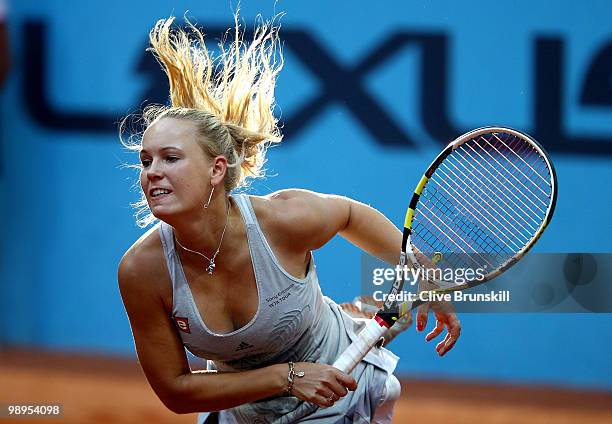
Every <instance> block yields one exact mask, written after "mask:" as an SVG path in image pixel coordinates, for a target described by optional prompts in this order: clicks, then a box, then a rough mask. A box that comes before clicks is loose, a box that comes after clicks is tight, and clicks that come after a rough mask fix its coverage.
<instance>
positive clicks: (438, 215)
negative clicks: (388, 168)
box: [333, 127, 557, 373]
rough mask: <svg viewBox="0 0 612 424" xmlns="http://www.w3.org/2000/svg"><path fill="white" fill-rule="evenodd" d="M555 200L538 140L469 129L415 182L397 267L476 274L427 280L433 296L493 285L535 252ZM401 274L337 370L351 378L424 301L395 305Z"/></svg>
mask: <svg viewBox="0 0 612 424" xmlns="http://www.w3.org/2000/svg"><path fill="white" fill-rule="evenodd" d="M556 198H557V178H556V174H555V169H554V167H553V164H552V162H551V160H550V158H549V157H548V155H547V154H546V152H545V151H544V149H543V148H542V146H540V145H539V144H538V143H537V142H536V141H535V140H533V139H532V138H531V137H529V136H527V135H525V134H522V133H520V132H519V131H516V130H513V129H509V128H501V127H486V128H480V129H476V130H474V131H470V132H468V133H466V134H464V135H462V136H460V137H459V138H457V139H456V140H454V141H453V142H451V143H450V144H449V145H448V146H447V147H446V148H445V149H444V150H443V151H442V152H441V153H440V154H439V155H438V157H436V159H435V160H434V161H433V162H432V163H431V165H430V166H429V168H428V169H427V171H426V172H425V174H424V175H423V177H422V178H421V180H420V181H419V183H418V185H417V187H416V189H415V191H414V194H413V196H412V200H411V201H410V205H409V207H408V211H407V212H406V218H405V222H404V234H403V239H402V250H401V253H400V258H399V269H404V267H405V266H406V265H407V266H409V267H415V268H417V269H423V270H427V269H431V268H432V265H433V264H439V265H444V267H445V268H446V269H455V270H457V269H459V268H463V269H480V270H481V271H480V272H479V273H478V274H476V273H475V274H474V277H475V278H473V279H471V280H470V279H464V281H463V282H462V283H461V284H456V283H455V282H454V281H452V280H445V279H444V278H436V277H432V278H430V277H428V278H427V280H428V282H429V283H430V285H431V286H433V287H435V288H434V289H433V290H432V292H434V293H446V292H451V291H455V290H464V289H467V288H469V287H474V286H476V285H478V284H482V283H484V282H486V281H490V280H491V279H493V278H495V277H497V276H498V275H500V274H501V273H503V272H504V271H506V270H507V269H508V268H510V267H511V266H512V265H514V264H515V263H516V262H517V261H518V260H519V259H521V258H522V257H523V256H524V255H525V254H526V253H527V252H528V251H529V249H531V247H533V245H534V244H535V242H536V241H537V240H538V238H539V237H540V236H541V235H542V232H543V231H544V229H545V228H546V226H547V225H548V223H549V222H550V219H551V217H552V214H553V211H554V209H555V203H556ZM430 274H431V273H427V274H420V275H428V276H429V275H430ZM434 274H435V273H434ZM440 275H441V274H439V275H438V277H439V276H440ZM404 277H405V274H404V273H402V272H398V273H397V277H396V279H395V281H394V283H393V286H392V288H391V291H390V293H389V295H388V296H387V298H386V299H387V300H386V301H385V302H384V304H383V308H382V309H381V310H379V311H378V313H377V314H376V316H375V317H374V318H373V319H372V320H370V322H369V323H368V324H367V325H366V327H365V328H364V329H363V330H362V331H361V333H359V335H358V338H357V340H355V341H354V342H353V343H352V344H351V345H350V346H349V347H348V348H347V349H346V350H345V351H344V353H342V354H341V355H340V357H338V359H337V360H336V362H334V364H333V365H334V367H336V368H338V369H340V370H341V371H344V372H346V373H350V372H351V371H352V370H353V369H354V368H355V366H356V365H357V364H358V363H359V362H360V361H361V360H362V359H363V357H364V356H365V355H366V354H367V353H368V351H369V350H370V349H371V348H372V347H373V346H374V345H375V344H376V343H377V342H378V341H379V340H380V339H381V337H382V336H383V334H384V333H385V332H386V330H387V329H389V328H390V327H391V326H392V325H393V324H394V323H395V321H396V320H397V319H398V318H399V317H400V316H402V315H404V314H406V313H407V312H409V311H411V310H412V309H414V308H416V307H417V306H419V305H420V304H422V303H425V302H423V301H421V300H415V301H407V302H403V303H399V302H397V301H395V300H394V298H397V297H398V296H397V295H398V294H399V293H400V292H401V291H402V288H403V286H404V281H405V278H404Z"/></svg>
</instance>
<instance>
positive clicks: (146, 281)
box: [118, 226, 170, 297]
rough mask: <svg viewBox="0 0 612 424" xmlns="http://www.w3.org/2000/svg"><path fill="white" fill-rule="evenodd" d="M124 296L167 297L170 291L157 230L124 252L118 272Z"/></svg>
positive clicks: (152, 229) (153, 230)
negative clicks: (150, 295)
mask: <svg viewBox="0 0 612 424" xmlns="http://www.w3.org/2000/svg"><path fill="white" fill-rule="evenodd" d="M118 280H119V288H120V290H121V294H122V296H124V297H125V296H126V295H129V294H130V293H133V292H137V293H139V294H143V293H149V294H154V295H161V296H167V295H168V293H169V292H168V290H167V289H169V288H170V284H169V276H168V272H167V268H166V261H165V259H164V254H163V248H162V246H161V240H160V236H159V231H158V226H155V227H153V228H151V229H149V230H148V231H147V232H146V233H144V234H143V235H142V236H141V237H140V238H139V239H138V240H136V241H135V242H134V244H132V246H130V248H129V249H128V250H127V251H126V252H125V254H124V255H123V257H122V258H121V261H120V262H119V269H118Z"/></svg>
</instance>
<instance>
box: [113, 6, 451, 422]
mask: <svg viewBox="0 0 612 424" xmlns="http://www.w3.org/2000/svg"><path fill="white" fill-rule="evenodd" d="M172 22H173V18H169V19H166V20H160V21H159V22H158V23H157V24H156V26H155V27H154V28H153V30H152V31H151V33H150V42H151V49H150V50H151V51H152V52H153V53H154V54H155V55H156V57H157V58H158V60H159V61H160V63H161V65H162V67H163V69H164V71H165V72H166V74H167V76H168V80H169V86H170V101H171V106H150V107H148V108H146V109H145V111H144V113H143V121H144V126H145V128H146V129H145V131H144V132H143V134H142V136H136V137H132V138H130V139H129V140H124V141H123V143H124V145H125V146H127V147H128V148H130V149H133V150H135V151H137V152H138V154H139V155H140V168H141V172H140V184H141V188H142V199H141V201H140V203H139V207H140V210H139V213H138V214H137V217H138V223H139V224H140V225H141V226H147V225H149V224H152V223H154V222H156V221H159V222H158V223H156V225H154V226H153V227H152V228H151V229H149V230H148V231H147V232H146V233H145V234H144V235H143V236H142V237H141V238H140V239H139V240H138V241H136V242H135V243H134V244H133V245H132V246H131V247H130V248H129V249H128V251H127V252H126V253H125V255H124V256H123V258H122V260H121V263H120V265H119V287H120V291H121V295H122V298H123V302H124V305H125V308H126V310H127V314H128V317H129V320H130V324H131V327H132V332H133V336H134V342H135V345H136V350H137V353H138V358H139V361H140V364H141V366H142V368H143V370H144V373H145V375H146V377H147V379H148V381H149V383H150V385H151V387H152V388H153V390H154V391H155V393H156V394H157V395H158V396H159V398H160V399H161V401H162V402H163V403H164V404H165V405H166V406H167V407H168V408H169V409H171V410H172V411H174V412H176V413H192V412H203V413H202V414H201V415H200V421H204V420H208V421H207V422H220V423H245V424H246V423H248V424H252V423H264V422H265V423H269V422H275V423H291V422H298V421H300V419H299V418H298V417H296V416H294V415H292V414H293V413H294V412H295V411H296V409H297V408H298V407H299V406H300V404H302V403H303V402H310V403H313V404H315V405H317V406H319V407H320V408H318V409H317V410H316V411H315V412H313V413H311V414H310V415H308V417H307V419H308V422H312V423H336V422H355V423H370V422H371V423H390V422H391V418H392V415H393V406H394V402H395V401H396V400H397V398H398V397H399V394H400V385H399V382H398V380H397V379H396V378H395V377H394V376H393V374H392V373H393V371H394V369H395V366H396V362H397V357H396V356H395V355H394V354H392V353H391V352H390V351H388V350H386V349H384V348H375V349H374V350H373V351H372V352H370V353H369V354H368V356H366V358H365V359H364V360H363V361H362V362H361V363H360V364H359V365H358V366H357V368H356V369H355V370H354V371H353V372H352V374H351V375H347V374H345V373H342V372H340V371H339V370H337V369H335V368H333V367H332V366H330V365H327V364H331V363H332V362H333V361H334V359H335V358H336V357H337V356H338V355H339V354H340V353H341V352H342V351H343V350H344V349H345V348H346V347H347V346H348V345H349V344H350V342H351V340H352V339H353V338H355V334H356V332H358V331H359V329H360V325H359V323H358V322H357V321H356V320H353V319H351V318H350V317H349V316H348V315H347V314H346V313H344V312H343V310H342V308H341V307H340V306H338V305H337V304H336V303H334V302H333V301H332V300H331V299H329V298H327V297H325V296H323V294H322V293H321V289H320V287H319V282H318V279H317V274H316V268H315V263H314V258H313V254H312V251H314V250H316V249H318V248H320V247H322V246H323V245H325V244H326V243H327V242H328V241H329V240H330V239H331V238H333V237H334V236H335V235H336V234H340V235H341V236H343V237H344V238H346V239H347V240H349V241H350V242H352V243H353V244H355V245H356V246H358V247H360V248H362V249H363V250H365V251H367V252H369V253H371V254H373V255H376V256H379V257H381V259H383V260H386V261H388V262H389V263H394V262H395V261H396V260H397V252H398V251H399V247H400V245H401V237H402V236H401V233H400V231H399V230H398V229H397V228H396V227H395V226H394V225H393V224H392V223H391V222H390V221H389V220H388V219H387V218H385V217H384V216H383V215H382V214H381V213H379V212H378V211H376V210H375V209H373V208H371V207H369V206H367V205H364V204H362V203H359V202H357V201H354V200H351V199H348V198H346V197H342V196H334V195H325V194H319V193H314V192H310V191H306V190H297V189H290V190H283V191H279V192H276V193H272V194H270V195H267V196H262V197H259V196H249V195H246V194H234V193H235V189H236V188H239V187H243V186H244V185H245V184H246V179H248V178H249V177H251V178H255V177H258V176H260V175H261V174H262V165H263V163H264V161H265V152H266V147H267V146H268V145H269V143H273V142H278V141H280V139H281V135H280V132H279V129H278V127H277V120H276V118H275V117H274V115H273V111H272V110H273V106H274V104H273V103H274V87H275V78H276V76H277V74H278V72H279V70H280V68H281V66H282V53H281V51H280V49H279V40H278V34H277V28H276V27H275V26H274V25H273V24H271V23H260V25H259V26H258V28H257V31H256V32H255V35H254V38H253V40H252V41H251V42H250V43H245V42H244V40H243V39H242V37H241V36H240V35H239V32H238V29H239V28H238V18H237V17H236V28H235V30H236V38H235V39H234V42H233V44H232V46H231V47H230V48H228V49H226V50H224V51H223V52H222V53H221V54H220V55H219V57H218V59H217V60H218V62H216V61H215V60H214V59H213V58H211V55H210V54H209V52H208V50H207V49H206V47H205V45H204V41H203V35H202V33H201V32H200V31H199V30H198V29H196V28H195V27H193V26H190V28H189V29H190V31H191V32H192V36H191V37H190V35H188V34H187V32H186V31H184V30H182V29H172V28H171V26H172ZM217 65H218V66H217ZM313 158H314V159H316V160H329V158H325V157H323V156H322V155H319V156H318V157H317V156H313ZM436 317H437V325H436V328H435V329H434V330H433V331H432V332H431V333H430V334H429V335H428V336H427V339H428V340H430V339H431V338H433V337H435V336H437V335H439V334H440V333H442V332H443V330H444V328H445V327H446V328H447V329H448V335H447V336H446V338H445V339H444V341H442V342H441V343H440V344H438V346H437V351H438V353H439V354H440V355H443V354H445V353H446V352H448V350H450V349H451V348H452V347H453V345H454V343H455V342H456V340H457V337H458V336H459V332H460V325H459V321H458V320H457V318H456V316H455V314H454V313H451V312H446V313H445V312H437V313H436ZM426 320H427V311H426V309H422V310H421V311H420V312H419V315H418V316H417V322H418V323H419V329H422V328H424V327H425V324H426ZM185 349H187V350H188V351H189V352H191V353H193V354H194V355H196V356H198V357H200V358H205V359H207V360H208V363H209V364H210V366H209V369H208V370H206V371H198V372H195V371H192V370H191V369H190V366H189V363H188V360H187V355H186V352H185ZM211 412H212V414H211Z"/></svg>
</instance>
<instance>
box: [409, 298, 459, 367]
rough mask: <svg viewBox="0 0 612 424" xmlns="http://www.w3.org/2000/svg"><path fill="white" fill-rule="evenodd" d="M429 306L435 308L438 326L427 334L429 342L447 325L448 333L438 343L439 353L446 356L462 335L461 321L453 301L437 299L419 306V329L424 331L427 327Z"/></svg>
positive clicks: (426, 337)
mask: <svg viewBox="0 0 612 424" xmlns="http://www.w3.org/2000/svg"><path fill="white" fill-rule="evenodd" d="M429 307H431V309H433V311H434V315H435V317H436V327H435V328H434V329H433V330H432V331H431V332H429V333H427V335H426V336H425V340H427V341H428V342H429V341H431V340H433V339H435V338H436V337H438V336H439V335H440V334H441V333H442V332H443V331H444V328H445V327H446V329H447V333H446V337H444V340H442V341H441V342H440V343H438V344H437V345H436V351H437V352H438V355H440V356H444V355H445V354H446V353H447V352H448V351H449V350H451V349H452V348H453V346H455V343H456V342H457V339H459V336H460V335H461V323H460V322H459V318H457V314H456V313H455V308H454V307H453V304H452V302H447V301H435V302H429V303H424V304H423V305H421V306H419V308H418V313H417V325H416V327H417V331H423V330H424V329H425V328H426V327H427V312H428V310H429Z"/></svg>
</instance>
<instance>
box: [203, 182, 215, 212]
mask: <svg viewBox="0 0 612 424" xmlns="http://www.w3.org/2000/svg"><path fill="white" fill-rule="evenodd" d="M214 192H215V186H212V190H210V196H208V202H206V203H204V209H208V207H209V206H210V200H211V199H212V195H213V193H214Z"/></svg>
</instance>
